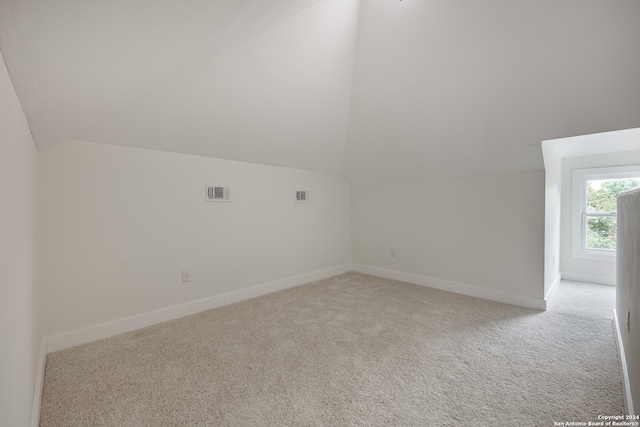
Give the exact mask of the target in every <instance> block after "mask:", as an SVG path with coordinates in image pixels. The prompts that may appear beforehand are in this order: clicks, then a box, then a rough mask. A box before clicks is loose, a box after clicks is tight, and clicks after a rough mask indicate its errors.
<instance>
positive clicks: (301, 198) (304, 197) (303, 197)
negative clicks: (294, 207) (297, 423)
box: [296, 190, 309, 203]
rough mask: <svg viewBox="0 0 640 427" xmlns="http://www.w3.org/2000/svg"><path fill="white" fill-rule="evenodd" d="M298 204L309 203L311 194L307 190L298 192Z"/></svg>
mask: <svg viewBox="0 0 640 427" xmlns="http://www.w3.org/2000/svg"><path fill="white" fill-rule="evenodd" d="M296 202H298V203H309V192H308V191H307V190H296Z"/></svg>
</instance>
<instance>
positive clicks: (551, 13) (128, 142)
mask: <svg viewBox="0 0 640 427" xmlns="http://www.w3.org/2000/svg"><path fill="white" fill-rule="evenodd" d="M639 46H640V2H638V1H637V0H563V1H557V0H538V1H535V2H532V1H524V0H485V1H482V2H478V1H477V0H455V1H451V0H362V2H360V1H358V0H190V1H188V0H187V1H180V2H176V1H173V0H135V1H133V0H110V1H92V2H87V1H81V0H56V1H50V0H0V49H1V50H2V53H3V56H4V59H5V61H6V64H7V67H8V69H9V73H10V75H11V78H12V81H13V83H14V86H15V89H16V93H17V94H18V97H19V99H20V101H21V103H22V106H23V109H24V111H25V114H26V116H27V119H28V121H29V125H30V127H31V131H32V133H33V135H34V139H35V141H36V143H37V145H38V147H39V148H40V149H41V150H43V149H47V148H49V147H51V146H53V145H55V144H57V143H59V142H62V141H64V140H68V139H80V140H86V141H94V142H101V143H106V144H115V145H124V146H131V147H141V148H149V149H157V150H165V151H172V152H181V153H190V154H197V155H204V156H212V157H219V158H224V159H234V160H242V161H247V162H255V163H264V164H271V165H277V166H286V167H294V168H301V169H309V170H317V171H326V172H334V173H343V174H344V175H345V177H347V179H348V180H349V181H350V182H352V183H363V182H381V181H400V180H416V179H430V178H439V177H449V176H472V175H479V174H489V173H502V172H514V171H527V170H541V169H542V168H543V164H542V154H541V148H540V142H541V141H543V140H548V139H553V138H561V137H567V136H573V135H583V134H589V133H596V132H604V131H611V130H616V129H625V128H632V127H638V126H640V77H639V76H640V48H639ZM638 148H640V141H639V142H638Z"/></svg>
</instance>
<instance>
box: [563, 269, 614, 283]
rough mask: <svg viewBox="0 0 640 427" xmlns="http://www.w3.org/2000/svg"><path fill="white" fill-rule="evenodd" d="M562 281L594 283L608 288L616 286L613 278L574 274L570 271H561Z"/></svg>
mask: <svg viewBox="0 0 640 427" xmlns="http://www.w3.org/2000/svg"><path fill="white" fill-rule="evenodd" d="M562 280H571V281H575V282H586V283H596V284H598V285H609V286H615V285H616V278H615V276H600V275H599V274H587V273H574V272H572V271H563V272H562Z"/></svg>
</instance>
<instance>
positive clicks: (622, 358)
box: [613, 308, 635, 415]
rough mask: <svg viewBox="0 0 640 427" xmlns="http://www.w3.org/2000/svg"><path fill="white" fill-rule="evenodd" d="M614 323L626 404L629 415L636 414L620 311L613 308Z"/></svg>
mask: <svg viewBox="0 0 640 427" xmlns="http://www.w3.org/2000/svg"><path fill="white" fill-rule="evenodd" d="M613 325H614V326H615V328H616V343H617V344H618V355H619V357H620V367H621V368H622V388H623V394H624V406H625V409H626V411H627V414H628V415H635V412H634V410H633V399H632V398H631V384H630V383H629V371H628V369H627V357H626V356H625V353H624V344H623V343H622V334H621V333H620V323H618V312H617V311H616V309H615V308H614V309H613Z"/></svg>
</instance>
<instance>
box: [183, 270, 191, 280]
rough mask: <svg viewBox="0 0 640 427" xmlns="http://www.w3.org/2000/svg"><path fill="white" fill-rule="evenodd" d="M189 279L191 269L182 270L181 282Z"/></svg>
mask: <svg viewBox="0 0 640 427" xmlns="http://www.w3.org/2000/svg"><path fill="white" fill-rule="evenodd" d="M190 281H191V270H182V283H187V282H190Z"/></svg>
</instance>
